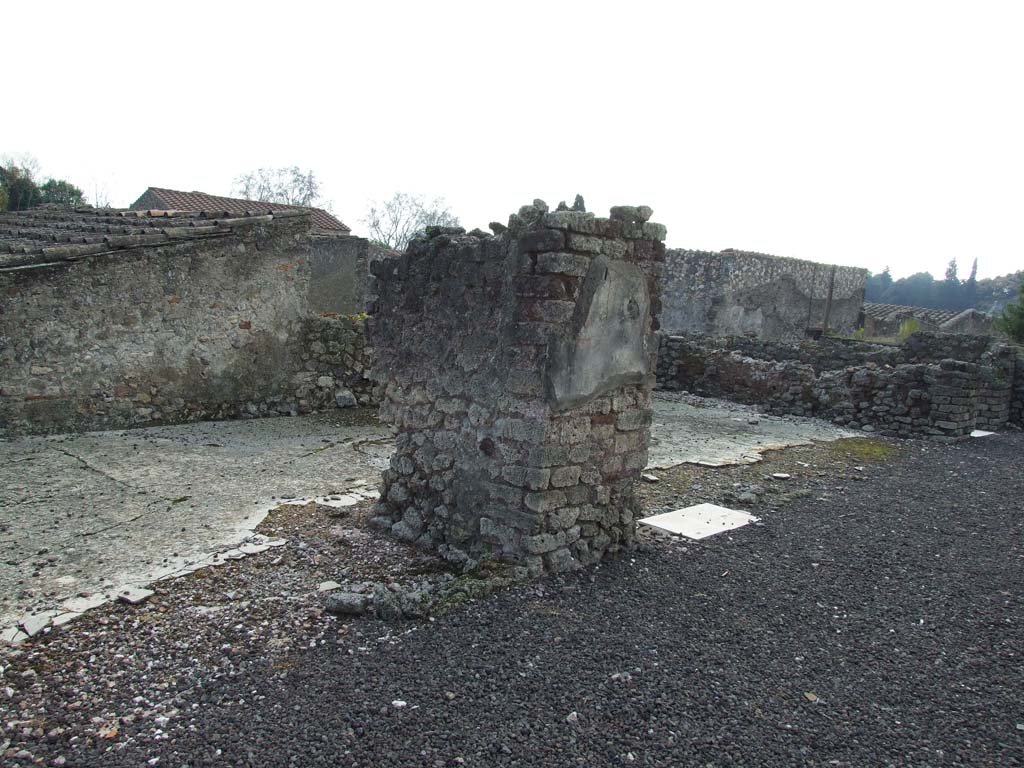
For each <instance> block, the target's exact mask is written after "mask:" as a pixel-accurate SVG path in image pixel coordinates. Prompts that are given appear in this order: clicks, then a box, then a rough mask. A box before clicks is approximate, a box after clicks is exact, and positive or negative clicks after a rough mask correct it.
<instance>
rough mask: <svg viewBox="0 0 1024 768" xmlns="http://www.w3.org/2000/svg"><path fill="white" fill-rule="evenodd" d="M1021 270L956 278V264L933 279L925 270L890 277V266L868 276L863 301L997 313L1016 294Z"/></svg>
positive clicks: (1021, 276) (1022, 274) (1021, 277)
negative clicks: (905, 275)
mask: <svg viewBox="0 0 1024 768" xmlns="http://www.w3.org/2000/svg"><path fill="white" fill-rule="evenodd" d="M1021 282H1024V270H1020V271H1018V272H1012V273H1010V274H1009V275H1002V276H1000V277H990V278H986V279H984V280H974V279H972V278H971V277H969V278H967V279H966V280H960V279H958V278H957V275H956V269H955V266H954V267H953V269H952V270H951V271H947V273H946V278H945V279H943V280H936V279H935V278H934V277H932V276H931V274H930V273H928V272H918V273H917V274H914V275H910V276H909V277H901V278H900V279H899V280H893V279H892V276H891V275H890V274H889V270H888V269H886V270H885V271H884V272H880V273H879V274H877V275H872V276H871V277H869V278H868V283H867V290H866V291H865V294H864V298H865V301H873V302H877V303H879V304H904V305H908V306H913V307H932V308H935V309H950V310H961V309H969V308H971V307H973V308H975V309H980V310H981V311H983V312H988V313H990V314H998V313H1000V312H1001V311H1002V309H1003V307H1005V306H1006V305H1007V303H1009V302H1010V301H1013V300H1015V299H1016V298H1017V296H1018V291H1019V290H1020V284H1021Z"/></svg>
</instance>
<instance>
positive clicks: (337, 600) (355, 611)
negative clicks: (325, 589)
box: [325, 592, 369, 616]
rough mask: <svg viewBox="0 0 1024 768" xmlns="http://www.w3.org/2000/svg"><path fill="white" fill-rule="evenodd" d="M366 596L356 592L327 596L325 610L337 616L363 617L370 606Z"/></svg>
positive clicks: (336, 593)
mask: <svg viewBox="0 0 1024 768" xmlns="http://www.w3.org/2000/svg"><path fill="white" fill-rule="evenodd" d="M368 602H369V601H368V600H367V598H366V595H360V594H357V593H355V592H335V593H333V594H330V595H328V596H327V605H326V606H325V610H326V611H327V612H328V613H330V614H333V615H335V616H362V615H363V614H364V613H366V606H367V604H368Z"/></svg>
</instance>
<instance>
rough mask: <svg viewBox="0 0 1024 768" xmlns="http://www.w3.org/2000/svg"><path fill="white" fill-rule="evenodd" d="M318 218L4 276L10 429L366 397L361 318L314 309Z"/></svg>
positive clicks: (153, 420) (0, 420)
mask: <svg viewBox="0 0 1024 768" xmlns="http://www.w3.org/2000/svg"><path fill="white" fill-rule="evenodd" d="M307 226H308V225H307V224H306V223H304V222H302V220H298V221H297V222H291V221H289V220H277V221H275V222H274V223H273V225H272V226H264V225H257V226H253V227H250V228H246V229H242V230H240V231H239V233H238V234H237V235H236V236H232V237H225V238H217V239H214V240H201V241H189V242H184V243H179V244H175V245H173V246H167V247H160V248H142V249H138V250H135V251H129V252H120V253H117V254H110V255H98V256H94V257H90V258H87V259H83V260H81V261H77V262H72V263H61V264H56V265H52V266H47V267H41V268H32V269H21V270H8V271H3V272H0V297H2V302H3V304H2V310H3V311H2V313H0V370H2V371H3V376H2V380H0V435H9V436H10V435H16V434H25V433H53V432H72V431H85V430H93V429H114V428H124V427H132V426H143V425H148V424H166V423H176V422H183V421H195V420H205V419H221V418H234V417H252V416H260V415H274V414H295V413H300V412H304V411H308V410H312V409H314V408H316V407H328V406H332V405H333V403H334V402H335V400H336V397H337V395H338V393H339V390H340V388H341V387H342V386H344V387H349V388H352V389H353V390H357V396H358V395H362V398H363V400H368V395H369V389H368V385H367V384H366V383H365V382H364V383H362V384H360V383H359V381H356V380H354V377H357V378H358V379H361V378H362V374H361V373H360V372H359V370H358V369H359V366H362V367H364V368H365V367H366V365H365V362H359V361H360V360H365V352H364V350H365V341H364V339H363V338H362V334H361V333H359V326H360V324H361V321H358V320H349V319H346V318H337V319H331V318H315V317H314V318H311V317H309V312H308V306H307V299H306V297H307V288H308V281H309V242H308V237H307ZM353 323H355V325H353Z"/></svg>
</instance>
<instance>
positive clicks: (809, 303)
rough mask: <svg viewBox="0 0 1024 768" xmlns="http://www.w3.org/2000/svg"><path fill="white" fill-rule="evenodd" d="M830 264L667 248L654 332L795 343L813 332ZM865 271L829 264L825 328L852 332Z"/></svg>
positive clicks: (824, 297)
mask: <svg viewBox="0 0 1024 768" xmlns="http://www.w3.org/2000/svg"><path fill="white" fill-rule="evenodd" d="M831 271H832V266H831V265H828V264H817V263H814V262H811V261H802V260H800V259H789V258H783V257H779V256H768V255H765V254H759V253H747V252H741V251H720V252H711V251H689V250H677V249H673V250H670V251H668V253H667V255H666V263H665V282H664V304H665V308H664V311H663V313H662V315H661V324H662V327H663V328H664V329H665V331H666V332H668V333H673V334H686V333H702V334H707V335H711V336H729V335H740V334H753V335H755V336H756V337H758V338H761V339H786V340H795V339H802V338H804V337H805V335H806V333H805V331H806V329H807V328H821V327H822V323H823V322H824V318H825V306H826V303H827V299H828V288H829V280H830V275H831ZM867 275H868V273H867V270H864V269H858V268H854V267H837V268H836V277H835V286H834V289H833V295H832V304H831V311H830V313H829V328H830V329H833V330H836V331H839V332H841V333H852V332H853V331H854V330H856V328H857V320H858V316H859V314H860V309H861V305H862V303H863V301H864V288H865V285H866V284H867Z"/></svg>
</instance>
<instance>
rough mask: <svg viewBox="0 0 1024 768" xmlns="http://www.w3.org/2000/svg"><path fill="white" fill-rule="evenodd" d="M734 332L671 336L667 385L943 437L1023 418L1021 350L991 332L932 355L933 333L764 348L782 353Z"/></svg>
mask: <svg viewBox="0 0 1024 768" xmlns="http://www.w3.org/2000/svg"><path fill="white" fill-rule="evenodd" d="M734 341H735V339H732V338H730V339H710V338H708V337H699V336H662V337H661V347H660V355H659V360H658V385H659V387H661V388H663V389H683V390H687V391H691V392H694V393H697V394H701V395H708V396H713V397H724V398H727V399H731V400H736V401H738V402H743V403H749V404H756V405H761V406H763V407H764V408H765V409H766V410H767V411H768V412H770V413H779V414H792V415H798V416H816V417H820V418H827V419H830V420H832V421H834V422H835V423H837V424H841V425H844V426H848V427H850V428H852V429H861V430H863V431H866V432H879V433H881V434H884V435H891V436H899V437H914V436H923V437H926V438H928V439H932V440H937V441H944V442H949V441H953V440H957V439H962V438H964V437H966V436H968V435H969V434H970V433H971V431H972V430H973V429H975V428H984V429H990V430H994V429H999V428H1003V427H1005V426H1006V425H1007V424H1008V423H1019V421H1018V422H1014V421H1013V418H1012V414H1011V403H1012V398H1013V392H1014V389H1013V387H1014V385H1013V382H1014V381H1015V380H1016V379H1015V376H1019V370H1018V368H1017V366H1016V363H1015V358H1014V354H1013V352H1012V351H1011V350H1010V349H1009V348H1008V347H1006V346H1005V345H1002V344H994V343H993V342H992V340H991V339H989V340H988V343H989V345H990V346H989V348H988V349H986V350H984V351H981V350H980V348H979V346H978V345H975V344H971V345H965V346H963V347H960V348H956V349H954V350H953V351H959V352H965V353H970V356H972V357H975V360H974V361H969V360H954V359H951V358H948V357H947V358H942V359H938V360H935V359H933V358H934V356H935V355H936V353H937V352H938V350H939V341H941V339H939V340H938V341H937V340H936V339H934V338H931V337H926V338H924V339H919V340H918V343H917V344H914V345H910V346H909V347H906V348H892V349H890V350H888V351H886V350H880V349H879V348H878V345H871V344H864V345H862V348H861V349H859V350H858V348H857V347H856V346H851V345H849V344H847V343H840V344H837V343H835V342H833V341H832V340H823V341H822V342H807V341H805V342H802V343H800V344H799V345H792V346H790V347H789V348H785V347H784V345H771V346H770V347H769V346H767V345H763V346H762V347H761V351H762V352H763V351H766V350H769V349H770V350H771V351H772V352H773V353H775V354H774V356H773V357H772V358H769V359H763V358H759V357H756V356H752V355H751V354H749V353H750V352H751V351H752V349H751V348H752V347H753V346H756V344H754V343H748V344H745V345H744V348H742V349H740V350H736V349H733V348H732V347H731V346H730V345H731V344H732V343H733V342H734ZM815 346H816V347H817V349H815ZM858 354H859V355H860V357H861V359H860V360H857V359H856V357H857V355H858ZM830 356H832V357H831V361H832V362H831V363H830V362H829V361H830ZM807 361H811V362H807ZM812 363H813V364H812Z"/></svg>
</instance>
